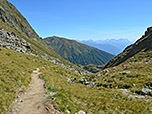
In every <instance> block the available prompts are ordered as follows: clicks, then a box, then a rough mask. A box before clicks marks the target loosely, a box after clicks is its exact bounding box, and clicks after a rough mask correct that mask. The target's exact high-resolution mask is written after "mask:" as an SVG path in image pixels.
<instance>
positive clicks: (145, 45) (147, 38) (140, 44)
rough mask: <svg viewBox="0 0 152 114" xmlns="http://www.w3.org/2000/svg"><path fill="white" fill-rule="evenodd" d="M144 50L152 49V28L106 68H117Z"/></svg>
mask: <svg viewBox="0 0 152 114" xmlns="http://www.w3.org/2000/svg"><path fill="white" fill-rule="evenodd" d="M143 49H145V51H146V50H149V49H152V27H149V28H148V29H147V31H146V32H145V35H143V36H142V37H141V38H140V39H139V40H137V41H136V42H135V43H134V44H133V45H130V46H128V47H127V48H126V49H125V50H124V51H123V52H122V53H120V54H119V55H118V56H116V57H114V58H113V59H112V60H110V61H109V62H108V63H107V64H106V66H105V68H108V67H113V66H117V65H119V64H121V63H122V62H124V61H125V60H127V59H129V58H130V57H132V56H134V55H135V54H137V53H138V52H140V51H141V50H143Z"/></svg>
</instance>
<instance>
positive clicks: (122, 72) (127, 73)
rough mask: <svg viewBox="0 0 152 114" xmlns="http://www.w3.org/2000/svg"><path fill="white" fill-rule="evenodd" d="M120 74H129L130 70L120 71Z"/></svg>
mask: <svg viewBox="0 0 152 114" xmlns="http://www.w3.org/2000/svg"><path fill="white" fill-rule="evenodd" d="M120 74H122V75H125V74H130V71H127V72H125V71H124V72H120Z"/></svg>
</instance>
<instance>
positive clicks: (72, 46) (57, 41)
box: [44, 36, 113, 65]
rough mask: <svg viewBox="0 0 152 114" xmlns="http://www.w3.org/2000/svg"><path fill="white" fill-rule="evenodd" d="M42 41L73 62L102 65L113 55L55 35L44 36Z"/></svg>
mask: <svg viewBox="0 0 152 114" xmlns="http://www.w3.org/2000/svg"><path fill="white" fill-rule="evenodd" d="M44 42H45V43H46V44H47V46H48V47H49V48H50V49H52V50H54V51H55V52H56V53H58V54H59V55H60V56H62V57H63V58H65V59H66V60H69V61H70V62H72V63H74V64H81V65H87V64H96V65H102V64H105V63H107V62H108V61H109V60H110V59H111V58H112V57H113V55H111V54H109V53H106V52H104V51H101V50H99V49H96V48H93V47H90V46H87V45H84V44H81V43H78V42H77V41H74V40H68V39H65V38H59V37H56V36H53V37H48V38H45V39H44Z"/></svg>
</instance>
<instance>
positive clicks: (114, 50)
mask: <svg viewBox="0 0 152 114" xmlns="http://www.w3.org/2000/svg"><path fill="white" fill-rule="evenodd" d="M80 42H81V43H84V44H86V45H89V46H92V47H95V48H98V49H100V50H103V51H105V52H108V53H111V54H113V55H117V54H119V53H121V52H122V51H123V50H124V48H125V47H126V46H127V45H129V44H131V42H130V41H129V40H127V39H111V40H97V41H93V40H82V41H80Z"/></svg>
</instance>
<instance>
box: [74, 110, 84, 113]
mask: <svg viewBox="0 0 152 114" xmlns="http://www.w3.org/2000/svg"><path fill="white" fill-rule="evenodd" d="M75 114H86V113H85V112H84V111H83V110H80V111H79V112H77V113H75Z"/></svg>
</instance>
